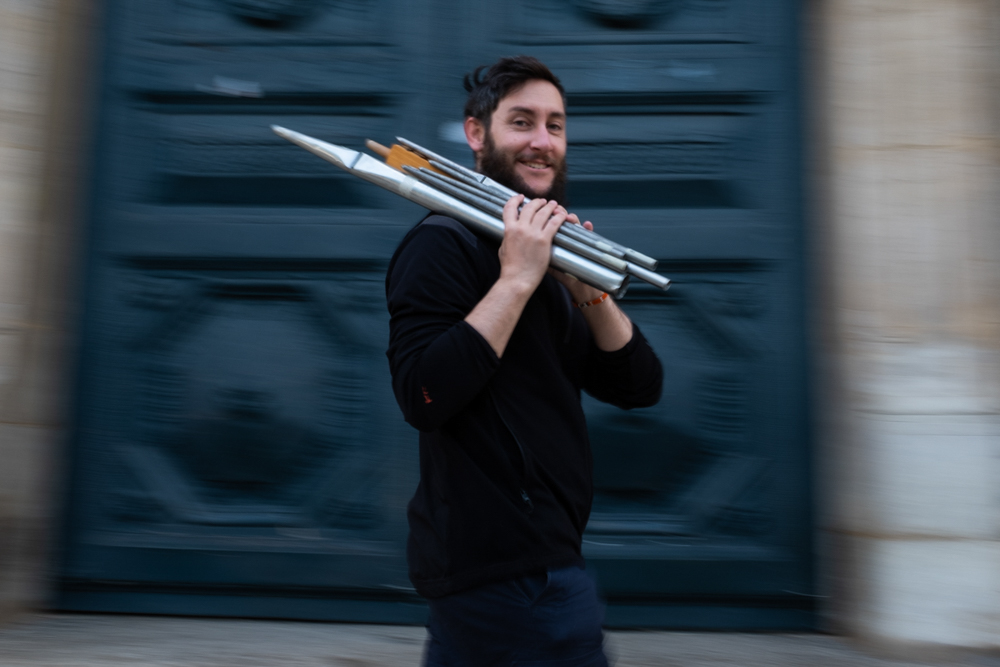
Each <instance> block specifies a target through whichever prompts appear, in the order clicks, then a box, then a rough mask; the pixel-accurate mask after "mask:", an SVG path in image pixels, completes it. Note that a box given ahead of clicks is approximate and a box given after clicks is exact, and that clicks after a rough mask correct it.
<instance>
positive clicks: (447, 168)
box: [271, 125, 670, 297]
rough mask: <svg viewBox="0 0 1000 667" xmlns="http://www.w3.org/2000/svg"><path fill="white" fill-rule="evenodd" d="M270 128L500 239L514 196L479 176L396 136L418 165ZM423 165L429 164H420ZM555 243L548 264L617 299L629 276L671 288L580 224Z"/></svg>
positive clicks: (650, 262) (566, 226)
mask: <svg viewBox="0 0 1000 667" xmlns="http://www.w3.org/2000/svg"><path fill="white" fill-rule="evenodd" d="M271 129H272V130H274V132H275V133H276V134H277V135H278V136H280V137H283V138H285V139H287V140H288V141H291V142H292V143H295V144H297V145H299V146H301V147H303V148H305V149H306V150H308V151H311V152H313V153H315V154H316V155H318V156H320V157H322V158H324V159H325V160H327V161H329V162H332V163H333V164H335V165H337V166H338V167H340V168H341V169H344V170H345V171H348V172H350V173H352V174H354V175H355V176H358V177H359V178H362V179H364V180H366V181H369V182H371V183H375V184H376V185H379V186H381V187H383V188H385V189H386V190H390V191H391V192H395V193H396V194H398V195H400V196H402V197H405V198H406V199H409V200H410V201H412V202H415V203H417V204H420V205H421V206H424V207H425V208H428V209H430V210H432V211H435V212H438V213H442V214H444V215H448V216H450V217H453V218H455V219H456V220H458V221H459V222H461V223H463V224H464V225H466V226H467V227H469V228H470V229H471V230H472V231H473V232H476V233H478V234H483V235H484V236H486V237H488V238H493V239H496V240H501V239H502V238H503V228H504V224H503V207H504V204H505V203H506V202H507V200H509V199H510V198H511V197H512V196H514V195H515V194H516V193H515V192H514V191H513V190H510V189H509V188H506V187H504V186H503V185H500V184H499V183H497V182H496V181H493V180H492V179H490V178H488V177H486V176H483V175H482V174H479V173H477V172H475V171H472V170H471V169H468V168H466V167H463V166H462V165H460V164H458V163H455V162H452V161H451V160H448V159H446V158H444V157H441V156H440V155H438V154H437V153H434V152H432V151H429V150H427V149H426V148H423V147H422V146H419V145H417V144H415V143H413V142H411V141H407V140H406V139H403V138H401V137H397V141H399V143H400V144H401V145H402V146H403V147H405V149H407V150H409V151H411V152H412V153H413V154H415V155H416V156H417V159H416V160H411V162H413V163H415V164H417V166H412V165H411V164H400V165H398V168H394V167H391V166H389V165H388V164H386V163H384V162H381V161H379V160H376V159H375V158H373V157H371V156H370V155H366V154H365V153H361V152H359V151H355V150H351V149H349V148H345V147H344V146H338V145H336V144H331V143H328V142H325V141H321V140H319V139H316V138H314V137H310V136H308V135H305V134H302V133H300V132H295V131H293V130H289V129H286V128H283V127H279V126H277V125H272V126H271ZM371 145H373V146H376V147H378V148H379V149H383V150H386V151H387V150H388V149H384V148H383V147H380V146H378V145H377V144H371ZM395 148H399V147H398V146H397V147H395ZM422 163H423V164H426V165H427V166H421V164H422ZM527 201H528V200H525V202H527ZM553 243H554V245H553V248H552V259H551V262H550V265H551V266H553V267H554V268H556V269H559V270H560V271H564V272H566V273H568V274H570V275H572V276H574V277H575V278H577V279H579V280H582V281H583V282H585V283H588V284H589V285H592V286H594V287H596V288H598V289H600V290H603V291H605V292H608V293H609V294H611V295H612V296H615V297H620V296H622V295H623V294H624V293H625V290H626V289H627V288H628V283H629V278H630V277H635V278H638V279H640V280H643V281H645V282H648V283H650V284H651V285H655V286H656V287H659V288H660V289H663V290H665V289H667V288H668V287H669V286H670V280H669V279H668V278H665V277H664V276H661V275H660V274H658V273H655V269H656V260H655V259H653V258H651V257H647V256H646V255H644V254H642V253H640V252H637V251H635V250H632V249H631V248H626V247H624V246H622V245H619V244H617V243H615V242H614V241H610V240H608V239H606V238H604V237H603V236H600V235H599V234H597V233H596V232H594V231H592V230H589V229H587V228H585V227H583V226H582V225H577V224H573V223H570V222H565V223H563V225H562V227H561V228H560V229H559V231H558V232H557V233H556V236H555V239H554V241H553Z"/></svg>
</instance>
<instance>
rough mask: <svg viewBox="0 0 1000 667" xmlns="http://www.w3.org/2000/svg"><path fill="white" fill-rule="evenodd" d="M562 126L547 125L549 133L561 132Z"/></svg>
mask: <svg viewBox="0 0 1000 667" xmlns="http://www.w3.org/2000/svg"><path fill="white" fill-rule="evenodd" d="M562 129H563V128H562V125H549V132H562Z"/></svg>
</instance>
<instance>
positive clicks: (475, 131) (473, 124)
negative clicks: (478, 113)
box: [465, 116, 486, 156]
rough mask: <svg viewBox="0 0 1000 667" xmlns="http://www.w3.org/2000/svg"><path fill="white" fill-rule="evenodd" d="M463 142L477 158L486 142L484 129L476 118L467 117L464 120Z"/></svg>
mask: <svg viewBox="0 0 1000 667" xmlns="http://www.w3.org/2000/svg"><path fill="white" fill-rule="evenodd" d="M465 140H466V141H467V142H468V143H469V148H471V149H472V152H473V153H475V154H476V155H477V156H478V155H479V151H481V150H483V145H484V143H485V142H486V127H485V126H484V125H483V123H482V121H480V120H479V119H478V118H473V117H472V116H469V117H468V118H466V119H465Z"/></svg>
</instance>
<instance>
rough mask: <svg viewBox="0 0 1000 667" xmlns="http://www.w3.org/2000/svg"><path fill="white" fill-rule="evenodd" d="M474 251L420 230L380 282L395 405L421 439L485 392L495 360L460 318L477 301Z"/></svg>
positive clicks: (433, 230) (457, 239) (451, 235)
mask: <svg viewBox="0 0 1000 667" xmlns="http://www.w3.org/2000/svg"><path fill="white" fill-rule="evenodd" d="M477 253H481V250H480V248H479V246H478V245H474V244H473V243H470V242H469V241H468V240H467V239H465V238H463V236H462V235H461V234H459V233H457V232H456V231H454V230H451V229H449V228H447V227H446V226H442V225H421V226H420V227H418V228H417V229H416V230H414V232H412V233H411V234H410V235H409V236H408V237H407V239H406V240H404V242H403V245H402V246H401V247H400V249H399V251H397V254H396V256H395V257H394V259H393V263H392V264H391V265H390V268H389V275H388V276H387V278H386V300H387V303H388V307H389V349H388V350H387V351H386V356H387V357H388V358H389V370H390V372H391V373H392V388H393V392H394V393H395V396H396V402H397V403H398V404H399V407H400V409H401V410H402V411H403V417H404V418H405V419H406V421H407V422H408V423H409V424H411V425H412V426H414V427H415V428H417V429H419V430H421V431H430V430H434V429H437V428H439V427H440V426H441V425H442V424H444V423H445V422H447V421H448V420H449V419H450V418H451V417H453V416H454V415H456V414H458V413H459V412H461V411H462V409H463V408H465V406H466V405H468V404H469V403H470V402H471V401H472V400H473V399H474V398H475V397H476V396H477V395H478V394H479V393H480V392H481V391H482V389H483V388H484V387H485V385H486V383H487V382H488V381H489V379H490V378H491V377H492V376H493V374H494V372H495V371H496V369H497V367H498V366H499V363H500V360H499V359H498V358H497V355H496V353H495V352H494V351H493V348H492V347H491V346H490V344H489V343H488V342H487V341H486V339H484V338H483V337H482V335H480V334H479V332H478V331H476V330H475V329H474V328H473V327H472V326H470V325H469V324H467V323H466V322H465V316H466V315H467V314H468V313H469V312H470V311H471V310H472V309H473V308H474V307H475V306H476V304H477V303H479V300H480V299H481V298H482V289H483V286H482V285H481V284H480V283H481V282H482V278H481V267H479V266H477V264H481V263H482V259H481V258H479V257H477Z"/></svg>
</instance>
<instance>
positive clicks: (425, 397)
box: [420, 387, 434, 403]
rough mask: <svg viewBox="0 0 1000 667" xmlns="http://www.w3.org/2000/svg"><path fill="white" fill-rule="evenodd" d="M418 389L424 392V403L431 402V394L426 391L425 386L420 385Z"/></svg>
mask: <svg viewBox="0 0 1000 667" xmlns="http://www.w3.org/2000/svg"><path fill="white" fill-rule="evenodd" d="M420 391H422V392H424V403H433V402H434V401H432V400H431V395H430V394H428V393H427V387H421V388H420Z"/></svg>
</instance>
